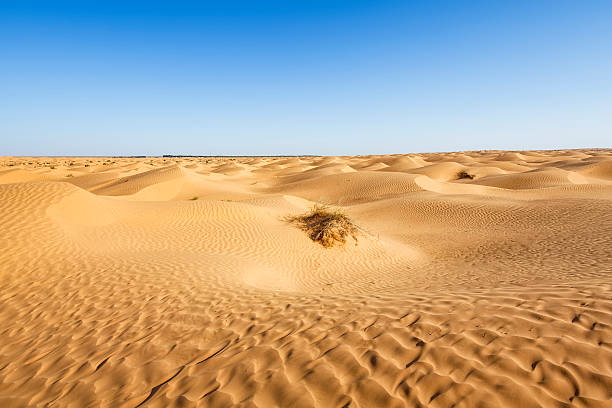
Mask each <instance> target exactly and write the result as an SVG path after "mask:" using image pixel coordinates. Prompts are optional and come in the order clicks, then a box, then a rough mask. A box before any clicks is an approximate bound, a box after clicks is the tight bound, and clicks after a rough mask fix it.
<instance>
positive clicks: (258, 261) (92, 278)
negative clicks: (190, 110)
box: [0, 150, 612, 408]
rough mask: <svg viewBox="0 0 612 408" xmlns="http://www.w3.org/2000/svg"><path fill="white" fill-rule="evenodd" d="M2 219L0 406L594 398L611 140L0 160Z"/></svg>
mask: <svg viewBox="0 0 612 408" xmlns="http://www.w3.org/2000/svg"><path fill="white" fill-rule="evenodd" d="M315 203H324V204H328V205H330V206H332V208H334V207H341V208H342V209H343V211H344V212H345V213H346V214H347V215H348V216H350V217H351V219H352V220H353V222H354V223H355V224H356V225H358V226H359V231H360V232H359V234H360V236H359V239H358V240H357V241H355V240H353V239H352V238H351V237H349V238H348V241H347V242H346V244H344V245H336V246H334V247H332V248H325V247H323V246H322V245H319V244H318V243H316V242H313V241H312V240H311V239H310V238H309V236H308V235H307V234H306V233H305V232H304V231H302V230H301V229H300V228H297V227H296V226H295V225H294V224H292V223H290V222H287V218H288V217H291V216H296V215H298V214H301V213H304V212H306V211H308V210H309V209H310V208H311V207H312V206H313V205H314V204H315ZM0 226H1V228H0V249H1V251H0V322H1V328H0V407H47V406H49V407H137V406H143V407H229V406H244V407H313V406H315V407H363V408H365V407H403V406H407V407H424V406H431V407H612V151H610V150H570V151H523V152H505V151H484V152H460V153H431V154H410V155H391V156H359V157H279V158H272V157H237V158H195V157H193V158H192V157H181V158H23V157H3V158H0Z"/></svg>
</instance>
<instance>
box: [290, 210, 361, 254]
mask: <svg viewBox="0 0 612 408" xmlns="http://www.w3.org/2000/svg"><path fill="white" fill-rule="evenodd" d="M287 221H289V222H291V223H294V224H296V225H298V226H299V227H300V229H302V230H303V231H305V232H306V233H308V236H309V237H310V239H312V240H313V241H315V242H318V243H320V244H321V245H323V246H324V247H325V248H330V247H333V246H334V245H336V244H340V245H344V244H345V243H346V238H347V237H348V236H351V237H353V239H355V241H357V232H359V227H357V226H356V225H355V224H354V223H353V221H352V220H351V219H350V218H349V217H348V216H347V215H346V214H345V213H344V212H343V211H342V210H340V209H332V208H330V207H328V206H325V205H321V204H315V205H314V207H312V209H311V210H310V211H309V212H308V213H306V214H302V215H297V216H293V217H287Z"/></svg>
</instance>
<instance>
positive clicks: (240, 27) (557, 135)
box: [0, 0, 612, 155]
mask: <svg viewBox="0 0 612 408" xmlns="http://www.w3.org/2000/svg"><path fill="white" fill-rule="evenodd" d="M0 138H1V142H0V155H113V154H115V155H120V154H123V155H136V154H165V153H167V154H170V153H174V154H252V155H257V154H367V153H409V152H424V151H455V150H478V149H495V148H502V149H535V148H551V149H552V148H574V147H612V1H563V0H559V1H508V2H504V1H463V2H460V1H425V0H423V1H419V2H412V1H360V0H353V1H333V0H329V1H318V0H313V1H290V0H287V1H255V0H253V1H231V0H229V1H218V2H205V1H201V2H195V1H194V2H188V1H167V2H158V1H152V0H149V1H127V0H126V1H112V0H107V1H103V2H102V1H97V2H87V1H75V2H65V1H41V2H34V1H27V0H17V1H1V0H0Z"/></svg>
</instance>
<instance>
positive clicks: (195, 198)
mask: <svg viewBox="0 0 612 408" xmlns="http://www.w3.org/2000/svg"><path fill="white" fill-rule="evenodd" d="M197 199H198V197H193V198H190V200H191V201H195V200H197Z"/></svg>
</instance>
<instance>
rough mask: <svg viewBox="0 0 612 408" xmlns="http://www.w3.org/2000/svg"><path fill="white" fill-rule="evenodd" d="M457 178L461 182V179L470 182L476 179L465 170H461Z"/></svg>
mask: <svg viewBox="0 0 612 408" xmlns="http://www.w3.org/2000/svg"><path fill="white" fill-rule="evenodd" d="M457 178H458V179H459V180H461V179H470V180H473V179H474V175H473V174H470V173H468V172H467V171H465V170H461V171H460V172H459V173H457Z"/></svg>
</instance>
